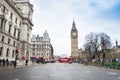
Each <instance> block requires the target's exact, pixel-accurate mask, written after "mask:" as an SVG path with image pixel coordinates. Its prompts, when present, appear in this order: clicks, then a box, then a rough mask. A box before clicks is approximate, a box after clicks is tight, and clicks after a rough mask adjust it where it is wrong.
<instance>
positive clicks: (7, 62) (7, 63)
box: [6, 58, 9, 66]
mask: <svg viewBox="0 0 120 80" xmlns="http://www.w3.org/2000/svg"><path fill="white" fill-rule="evenodd" d="M6 65H7V66H9V60H8V58H7V59H6Z"/></svg>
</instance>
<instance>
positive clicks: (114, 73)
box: [108, 72, 117, 75]
mask: <svg viewBox="0 0 120 80" xmlns="http://www.w3.org/2000/svg"><path fill="white" fill-rule="evenodd" d="M108 74H112V75H115V74H117V73H114V72H109V73H108Z"/></svg>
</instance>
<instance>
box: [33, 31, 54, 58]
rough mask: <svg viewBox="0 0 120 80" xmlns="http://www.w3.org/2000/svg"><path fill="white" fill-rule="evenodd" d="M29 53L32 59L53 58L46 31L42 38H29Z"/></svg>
mask: <svg viewBox="0 0 120 80" xmlns="http://www.w3.org/2000/svg"><path fill="white" fill-rule="evenodd" d="M31 52H32V57H36V58H39V57H44V58H45V59H46V60H49V59H51V58H52V57H53V55H54V54H53V47H52V44H51V43H50V37H49V34H48V32H47V31H45V32H44V33H43V36H42V37H40V36H39V35H37V36H35V35H33V36H32V38H31Z"/></svg>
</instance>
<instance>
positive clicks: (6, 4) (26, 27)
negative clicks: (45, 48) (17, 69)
mask: <svg viewBox="0 0 120 80" xmlns="http://www.w3.org/2000/svg"><path fill="white" fill-rule="evenodd" d="M32 14H33V5H32V4H30V2H29V0H0V58H2V59H7V58H8V59H9V60H12V61H14V60H15V59H16V58H17V60H21V59H22V58H23V57H24V59H29V57H30V55H31V54H30V35H31V31H32V26H33V23H32ZM16 55H17V56H16Z"/></svg>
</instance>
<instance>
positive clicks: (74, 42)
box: [71, 21, 79, 59]
mask: <svg viewBox="0 0 120 80" xmlns="http://www.w3.org/2000/svg"><path fill="white" fill-rule="evenodd" d="M71 56H72V57H73V58H76V59H77V58H79V53H78V31H77V28H76V26H75V22H74V21H73V24H72V29H71Z"/></svg>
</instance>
